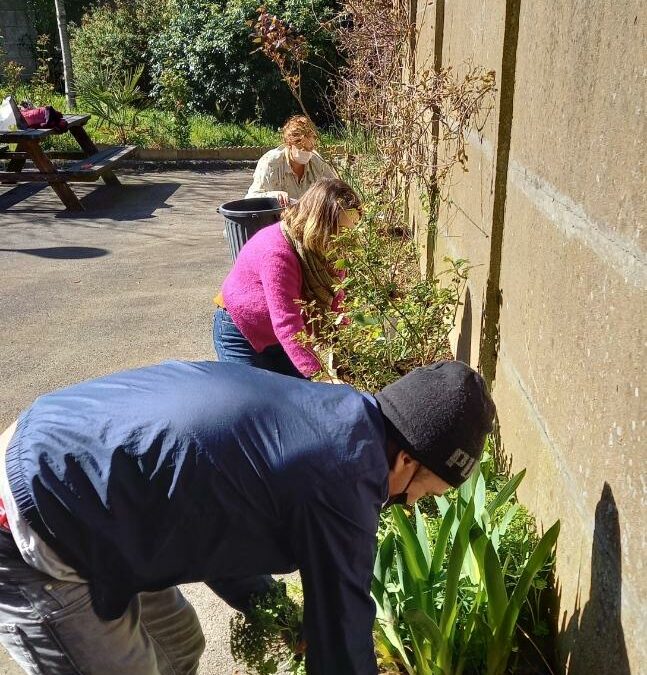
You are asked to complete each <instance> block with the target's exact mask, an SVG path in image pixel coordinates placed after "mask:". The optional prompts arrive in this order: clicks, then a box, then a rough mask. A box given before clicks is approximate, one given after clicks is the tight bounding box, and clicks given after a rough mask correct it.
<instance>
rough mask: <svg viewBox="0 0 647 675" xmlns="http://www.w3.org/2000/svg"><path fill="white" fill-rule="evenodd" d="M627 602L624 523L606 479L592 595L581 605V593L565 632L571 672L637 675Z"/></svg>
mask: <svg viewBox="0 0 647 675" xmlns="http://www.w3.org/2000/svg"><path fill="white" fill-rule="evenodd" d="M621 600H622V548H621V541H620V523H619V519H618V509H617V507H616V502H615V499H614V498H613V492H612V491H611V487H610V486H609V484H608V483H605V484H604V487H603V488H602V495H601V496H600V501H599V502H598V504H597V506H596V509H595V530H594V532H593V548H592V552H591V588H590V590H589V599H588V601H587V603H586V605H584V608H580V607H579V597H578V601H577V606H576V610H575V613H574V614H573V616H571V618H570V621H569V622H568V625H567V626H565V625H564V623H562V627H561V630H560V632H561V633H562V636H561V639H562V644H563V645H564V647H565V648H567V649H568V653H567V655H566V657H565V659H564V660H565V662H566V663H568V673H569V675H591V673H595V675H631V670H630V668H629V659H628V657H627V647H626V645H625V638H624V631H623V628H622V620H621V619H622V617H621V608H622V602H621ZM565 618H566V617H565V616H564V622H565Z"/></svg>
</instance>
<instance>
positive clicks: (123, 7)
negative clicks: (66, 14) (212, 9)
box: [70, 0, 168, 91]
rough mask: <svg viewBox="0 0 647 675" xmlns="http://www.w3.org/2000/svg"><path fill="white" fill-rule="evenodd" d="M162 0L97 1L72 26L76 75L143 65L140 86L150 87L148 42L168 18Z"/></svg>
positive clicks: (165, 4) (116, 71) (82, 75)
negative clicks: (98, 2) (78, 22)
mask: <svg viewBox="0 0 647 675" xmlns="http://www.w3.org/2000/svg"><path fill="white" fill-rule="evenodd" d="M167 4H168V3H167V2H166V1H165V0H112V1H111V2H107V3H102V4H96V5H94V6H93V7H92V8H91V9H90V10H88V12H87V13H86V14H84V15H83V18H82V19H81V22H80V24H78V25H73V26H71V30H70V41H71V48H72V62H73V64H74V70H75V74H76V76H77V77H92V76H94V75H95V73H97V72H99V71H106V70H108V71H110V72H115V73H118V74H119V75H120V76H121V75H123V74H125V73H126V72H129V71H133V70H134V69H135V68H137V67H139V66H140V65H141V64H143V65H144V69H143V73H142V78H141V86H142V89H143V90H144V91H148V90H149V88H150V66H149V64H150V56H149V50H148V45H149V43H150V41H151V39H152V38H153V36H155V35H158V34H159V33H160V31H162V30H163V26H164V25H165V23H166V22H167V21H168V9H167Z"/></svg>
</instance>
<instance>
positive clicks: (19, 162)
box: [7, 141, 27, 173]
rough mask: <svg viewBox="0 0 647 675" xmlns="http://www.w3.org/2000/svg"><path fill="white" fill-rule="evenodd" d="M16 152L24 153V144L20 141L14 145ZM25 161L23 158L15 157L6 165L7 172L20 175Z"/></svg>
mask: <svg viewBox="0 0 647 675" xmlns="http://www.w3.org/2000/svg"><path fill="white" fill-rule="evenodd" d="M16 152H25V144H24V143H23V142H22V141H19V142H18V143H17V144H16ZM26 161H27V160H26V159H25V158H23V157H15V158H14V159H11V160H9V164H7V171H14V172H15V173H20V172H21V171H22V170H23V167H24V166H25V162H26Z"/></svg>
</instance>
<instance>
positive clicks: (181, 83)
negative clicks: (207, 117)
mask: <svg viewBox="0 0 647 675" xmlns="http://www.w3.org/2000/svg"><path fill="white" fill-rule="evenodd" d="M159 86H160V92H161V93H160V96H159V101H160V103H162V105H163V106H164V108H165V109H166V110H168V111H170V113H171V115H172V119H173V123H172V127H171V129H172V134H173V139H174V141H175V144H176V145H177V147H178V148H188V147H189V145H191V126H190V123H189V115H188V108H187V101H188V99H189V85H188V83H187V80H186V77H185V76H184V75H183V74H182V72H181V71H179V70H177V68H175V67H174V66H173V64H172V63H168V64H167V66H166V68H164V70H163V71H162V73H161V75H160V77H159Z"/></svg>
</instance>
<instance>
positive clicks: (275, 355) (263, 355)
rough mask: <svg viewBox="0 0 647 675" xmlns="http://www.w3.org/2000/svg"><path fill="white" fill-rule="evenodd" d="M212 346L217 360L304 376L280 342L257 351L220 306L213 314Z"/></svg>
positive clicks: (282, 373) (293, 375)
mask: <svg viewBox="0 0 647 675" xmlns="http://www.w3.org/2000/svg"><path fill="white" fill-rule="evenodd" d="M213 346H214V347H215V349H216V354H217V355H218V361H229V362H233V363H244V364H246V365H248V366H254V367H255V368H263V369H265V370H271V371H273V372H275V373H280V374H281V375H291V376H292V377H301V378H303V377H304V376H303V375H302V374H301V373H300V372H299V370H298V369H297V368H296V366H295V365H294V364H293V363H292V361H290V357H289V356H288V355H287V354H286V353H285V351H284V350H283V347H281V345H280V344H276V345H270V346H269V347H267V348H265V349H264V350H263V351H262V352H260V353H259V352H257V351H256V350H255V349H254V348H253V347H252V345H251V344H250V343H249V341H248V340H247V338H245V336H244V335H243V334H242V333H241V332H240V331H239V330H238V328H237V327H236V324H235V323H234V322H233V320H232V318H231V316H230V314H229V312H228V311H227V310H226V309H222V308H221V307H219V308H218V309H217V310H216V311H215V313H214V315H213Z"/></svg>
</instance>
